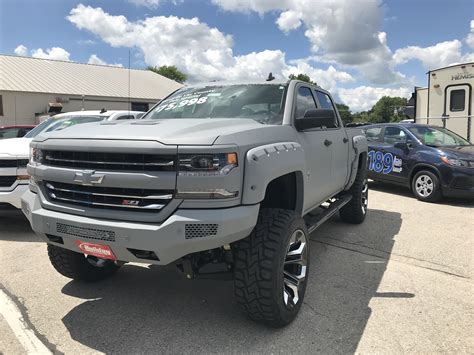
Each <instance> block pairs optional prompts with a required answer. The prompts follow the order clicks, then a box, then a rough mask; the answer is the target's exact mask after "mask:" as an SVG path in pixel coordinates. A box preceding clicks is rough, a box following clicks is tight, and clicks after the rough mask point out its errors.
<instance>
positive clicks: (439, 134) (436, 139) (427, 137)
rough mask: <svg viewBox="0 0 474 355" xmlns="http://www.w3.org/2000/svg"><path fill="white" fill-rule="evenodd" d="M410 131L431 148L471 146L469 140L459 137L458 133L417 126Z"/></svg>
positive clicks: (444, 129) (410, 128)
mask: <svg viewBox="0 0 474 355" xmlns="http://www.w3.org/2000/svg"><path fill="white" fill-rule="evenodd" d="M408 129H409V130H410V132H411V133H413V134H414V135H415V136H416V137H417V138H418V139H419V140H420V141H421V142H422V143H423V144H425V145H428V146H431V147H449V146H459V145H470V144H471V143H469V142H468V141H467V140H465V139H464V138H462V137H460V136H458V135H457V134H456V133H454V132H451V131H450V130H447V129H446V128H441V127H439V128H438V127H423V126H415V127H410V126H408Z"/></svg>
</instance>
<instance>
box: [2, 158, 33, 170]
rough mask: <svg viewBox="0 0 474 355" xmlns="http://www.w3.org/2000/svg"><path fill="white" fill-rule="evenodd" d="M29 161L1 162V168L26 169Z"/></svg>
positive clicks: (7, 160) (9, 160)
mask: <svg viewBox="0 0 474 355" xmlns="http://www.w3.org/2000/svg"><path fill="white" fill-rule="evenodd" d="M27 164H28V159H5V160H0V168H26V165H27Z"/></svg>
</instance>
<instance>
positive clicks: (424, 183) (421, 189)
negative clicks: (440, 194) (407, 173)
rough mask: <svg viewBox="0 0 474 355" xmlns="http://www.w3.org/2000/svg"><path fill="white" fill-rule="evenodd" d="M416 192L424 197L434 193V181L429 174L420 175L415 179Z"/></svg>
mask: <svg viewBox="0 0 474 355" xmlns="http://www.w3.org/2000/svg"><path fill="white" fill-rule="evenodd" d="M415 190H416V193H417V194H418V195H420V196H422V197H428V196H430V195H431V194H432V193H433V190H434V183H433V180H432V179H431V177H429V176H428V175H420V176H418V178H417V179H416V181H415Z"/></svg>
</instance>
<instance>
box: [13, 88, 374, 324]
mask: <svg viewBox="0 0 474 355" xmlns="http://www.w3.org/2000/svg"><path fill="white" fill-rule="evenodd" d="M366 162H367V142H366V139H365V136H364V135H363V134H362V132H361V131H359V130H357V129H351V130H346V129H345V128H344V127H343V125H342V121H341V118H340V116H339V113H338V112H337V109H336V108H335V106H334V103H333V100H332V98H331V96H330V94H329V93H328V92H326V91H324V90H322V89H321V88H319V87H317V86H313V85H310V84H308V83H305V82H301V81H296V80H291V81H261V82H253V83H249V82H245V83H218V82H212V83H207V84H200V85H193V86H188V87H184V88H182V89H180V90H178V91H176V92H174V93H173V94H171V95H170V96H169V97H167V98H166V99H165V100H163V101H162V102H161V103H159V104H158V105H156V106H155V107H154V108H153V109H152V110H150V111H149V112H148V113H147V114H146V115H145V117H144V119H143V120H137V121H133V122H132V121H126V122H100V123H90V124H83V125H78V126H74V127H70V128H67V129H64V130H62V131H55V132H51V133H48V134H42V135H39V136H37V137H36V138H35V139H34V141H33V142H32V143H31V153H30V162H29V165H28V173H29V174H30V176H31V179H30V185H29V190H28V191H27V192H26V193H25V194H24V195H23V198H22V210H23V212H24V214H25V215H26V217H27V218H28V219H29V221H30V223H31V226H32V228H33V230H34V231H35V232H36V233H37V234H38V235H40V236H41V237H42V238H43V239H44V240H45V242H47V244H48V254H49V258H50V260H51V263H52V265H53V266H54V268H55V269H56V270H57V271H58V272H60V273H61V274H62V275H64V276H66V277H69V278H72V279H76V280H83V281H97V280H101V279H103V278H105V277H108V276H110V275H112V274H113V273H114V272H116V271H117V269H118V268H119V267H120V266H121V265H123V264H124V263H126V262H142V263H147V264H157V265H166V264H170V263H175V264H176V265H177V266H178V267H179V268H180V269H181V270H182V271H183V272H184V273H185V275H186V277H188V278H193V277H218V276H219V277H220V276H223V277H225V276H229V275H230V276H231V277H233V279H234V288H235V296H236V299H237V302H238V303H239V304H240V305H241V306H242V308H243V309H244V310H245V311H246V312H247V313H248V315H249V316H250V317H251V318H252V319H254V320H257V321H260V322H263V323H265V324H268V325H271V326H275V327H277V326H283V325H286V324H288V323H289V322H291V321H292V320H293V319H294V318H295V316H296V314H297V313H298V311H299V309H300V307H301V304H302V303H303V297H304V294H305V290H306V284H307V280H308V272H309V266H310V265H309V262H310V256H309V249H310V248H309V247H310V245H309V244H310V243H309V241H310V240H309V233H311V232H312V231H313V230H314V229H316V228H317V227H318V226H319V225H320V224H322V223H323V222H324V221H326V220H327V219H328V218H329V217H331V216H332V215H334V214H335V213H337V212H340V215H341V218H342V219H343V220H344V221H347V222H350V223H361V222H362V221H363V220H364V219H365V216H366V213H367V202H368V190H367V179H366V165H367V163H366Z"/></svg>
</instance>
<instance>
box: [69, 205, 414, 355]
mask: <svg viewBox="0 0 474 355" xmlns="http://www.w3.org/2000/svg"><path fill="white" fill-rule="evenodd" d="M369 212H370V213H369V215H368V218H367V220H366V222H365V223H364V224H362V225H358V226H352V225H347V224H344V223H342V222H341V221H340V220H339V219H338V218H334V219H332V220H331V221H329V222H328V223H326V224H325V225H324V226H322V227H321V228H320V229H318V230H317V231H316V232H315V233H313V234H312V236H311V249H312V250H311V274H310V275H309V286H308V290H307V293H306V298H305V304H304V305H303V307H302V309H301V312H300V314H299V316H298V318H297V319H296V321H295V322H293V323H292V324H291V325H289V326H288V327H286V328H283V329H271V328H267V327H264V326H261V325H258V324H255V323H253V322H251V321H250V320H248V319H247V318H246V317H245V316H244V315H242V314H241V313H240V311H239V309H238V308H237V306H236V304H235V303H234V301H233V284H232V282H226V281H211V280H185V279H184V278H183V276H182V275H181V274H179V272H178V271H177V270H175V269H174V268H172V267H161V268H160V267H150V268H146V267H140V266H136V265H126V266H124V267H123V268H122V269H121V270H120V271H119V272H118V274H117V275H116V276H114V277H113V278H111V279H109V280H106V281H104V282H102V283H96V284H83V283H79V282H75V281H71V282H69V283H68V284H66V285H65V286H64V287H63V289H62V292H63V293H64V294H66V295H69V296H73V297H78V298H81V299H84V300H86V301H85V302H83V303H82V304H80V305H78V306H77V307H75V308H74V309H72V310H71V311H70V312H69V313H68V314H67V315H66V316H65V317H64V318H63V319H62V320H63V323H64V325H65V326H66V328H67V329H68V331H69V332H70V334H71V337H72V338H73V339H74V340H76V341H78V342H80V343H82V344H84V345H86V346H88V347H90V348H92V349H94V350H98V351H101V352H106V353H130V352H132V353H191V352H193V353H222V352H235V353H241V352H245V353H249V352H250V353H253V352H261V353H270V352H289V353H353V352H355V351H356V349H357V346H358V344H359V341H360V339H361V337H362V335H363V333H364V329H365V327H366V324H367V322H368V319H369V317H370V314H371V309H370V307H369V303H370V301H371V299H372V298H373V297H384V298H387V302H390V300H389V298H391V297H414V295H413V294H406V293H399V292H398V291H399V290H390V292H387V293H379V292H378V291H377V290H378V286H379V284H380V282H381V279H382V277H383V275H384V272H385V270H386V266H387V261H388V259H389V258H390V254H391V251H392V248H393V244H394V237H395V236H396V235H397V234H398V232H399V230H400V226H401V224H402V220H401V217H400V214H399V213H394V212H387V211H379V210H370V211H369Z"/></svg>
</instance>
